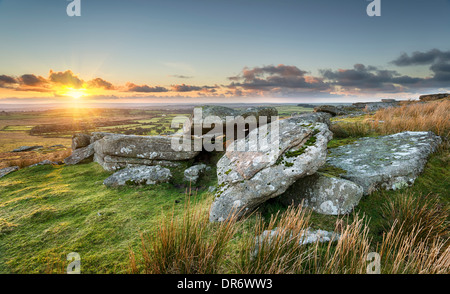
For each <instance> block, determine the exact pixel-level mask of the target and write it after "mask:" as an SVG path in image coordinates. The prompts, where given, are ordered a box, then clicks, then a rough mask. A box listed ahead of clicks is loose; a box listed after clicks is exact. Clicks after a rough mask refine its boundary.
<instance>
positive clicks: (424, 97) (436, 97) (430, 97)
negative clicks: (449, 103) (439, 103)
mask: <svg viewBox="0 0 450 294" xmlns="http://www.w3.org/2000/svg"><path fill="white" fill-rule="evenodd" d="M444 98H450V94H449V93H441V94H429V95H422V96H420V97H419V100H420V101H424V102H428V101H435V100H440V99H444Z"/></svg>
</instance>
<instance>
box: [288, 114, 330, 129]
mask: <svg viewBox="0 0 450 294" xmlns="http://www.w3.org/2000/svg"><path fill="white" fill-rule="evenodd" d="M293 117H296V118H300V119H301V120H302V121H303V122H304V123H307V124H308V123H310V124H313V123H317V122H320V123H324V124H326V125H327V126H330V124H331V123H330V118H331V117H332V115H331V114H329V113H327V112H311V113H303V114H299V115H295V116H293Z"/></svg>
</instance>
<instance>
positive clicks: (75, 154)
mask: <svg viewBox="0 0 450 294" xmlns="http://www.w3.org/2000/svg"><path fill="white" fill-rule="evenodd" d="M93 158H94V145H93V144H90V145H88V146H86V147H83V148H78V149H76V150H74V151H72V154H71V155H70V156H69V157H67V158H66V159H64V163H65V164H67V165H75V164H79V163H85V162H92V160H93Z"/></svg>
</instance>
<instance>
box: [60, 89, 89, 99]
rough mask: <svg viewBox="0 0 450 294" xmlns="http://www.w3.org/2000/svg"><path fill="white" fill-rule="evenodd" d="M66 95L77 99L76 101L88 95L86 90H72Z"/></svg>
mask: <svg viewBox="0 0 450 294" xmlns="http://www.w3.org/2000/svg"><path fill="white" fill-rule="evenodd" d="M64 95H65V96H69V97H72V98H75V99H80V98H81V97H83V96H86V95H87V94H86V89H73V88H70V89H68V90H67V91H66V92H65V93H64Z"/></svg>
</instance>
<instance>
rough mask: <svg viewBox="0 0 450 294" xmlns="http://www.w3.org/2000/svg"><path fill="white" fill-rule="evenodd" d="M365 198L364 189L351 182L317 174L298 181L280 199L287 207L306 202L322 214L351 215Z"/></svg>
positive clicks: (306, 205) (306, 204)
mask: <svg viewBox="0 0 450 294" xmlns="http://www.w3.org/2000/svg"><path fill="white" fill-rule="evenodd" d="M362 196H363V188H362V187H361V186H359V185H357V184H355V183H353V182H351V181H348V180H345V179H340V178H336V177H332V176H329V175H324V174H322V173H315V174H314V175H311V176H307V177H304V178H301V179H299V180H298V181H296V182H295V183H294V184H292V186H290V187H289V189H287V190H286V192H284V193H283V194H282V195H280V196H279V199H280V201H281V202H282V203H284V204H285V205H291V204H294V205H298V204H301V203H302V201H304V203H303V205H304V206H305V207H310V208H312V209H313V210H314V211H316V212H318V213H321V214H328V215H340V214H347V213H350V212H351V211H352V210H353V208H354V207H355V206H356V205H358V203H359V201H360V200H361V198H362Z"/></svg>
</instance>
